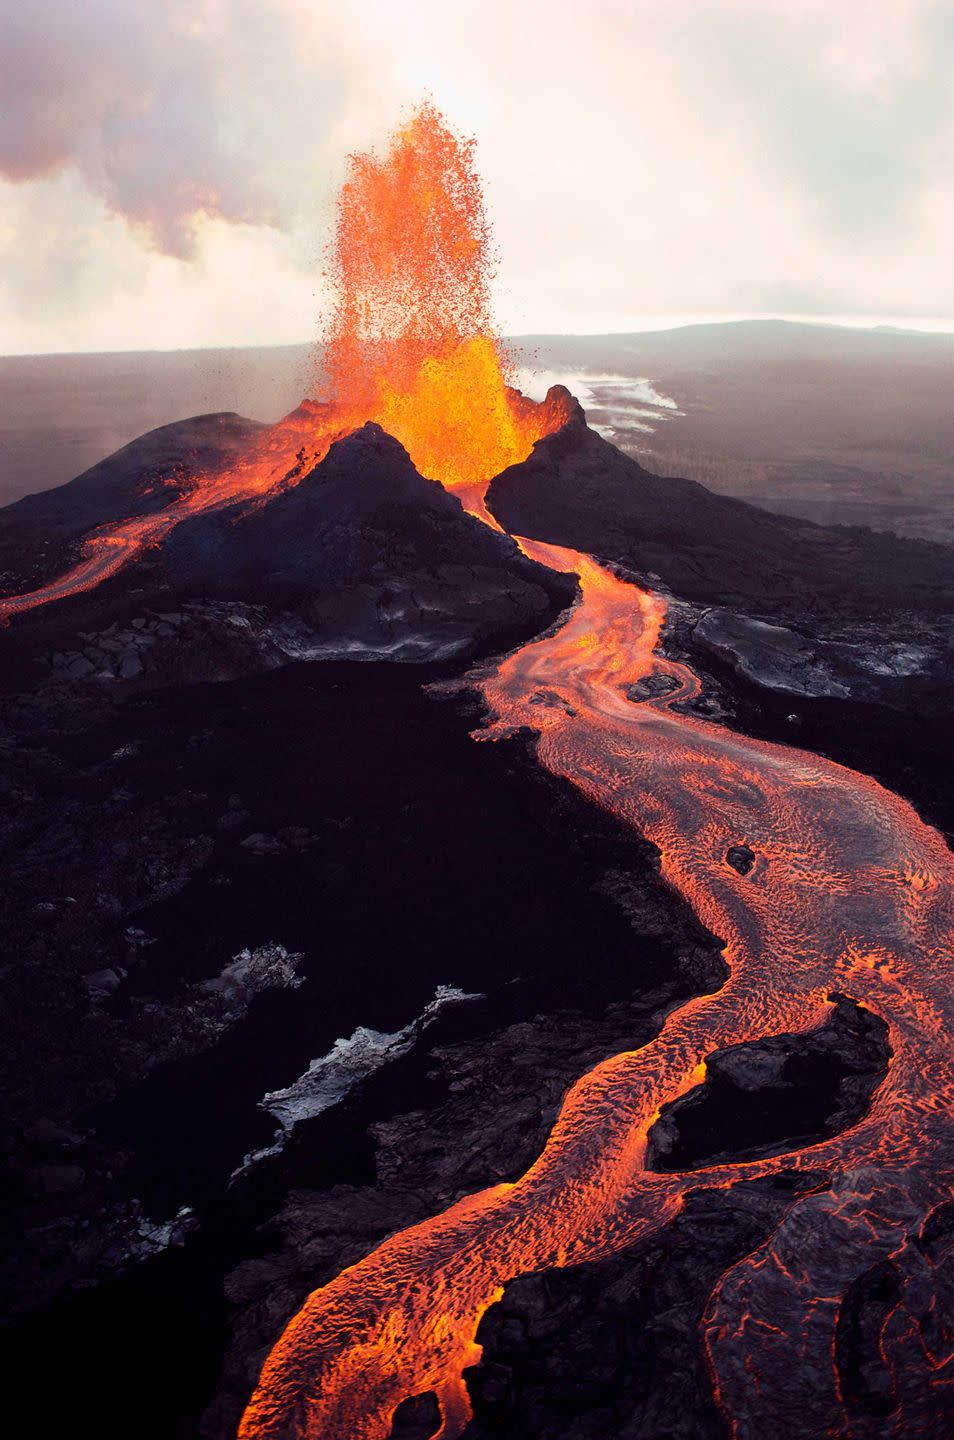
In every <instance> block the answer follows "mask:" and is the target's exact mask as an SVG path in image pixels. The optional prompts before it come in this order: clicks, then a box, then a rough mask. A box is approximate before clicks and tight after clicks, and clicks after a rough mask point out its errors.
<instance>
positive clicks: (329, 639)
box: [0, 417, 576, 687]
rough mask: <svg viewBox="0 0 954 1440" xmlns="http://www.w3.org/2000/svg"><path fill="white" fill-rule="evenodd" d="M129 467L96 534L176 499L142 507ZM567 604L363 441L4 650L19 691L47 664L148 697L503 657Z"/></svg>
mask: <svg viewBox="0 0 954 1440" xmlns="http://www.w3.org/2000/svg"><path fill="white" fill-rule="evenodd" d="M211 418H214V417H211ZM130 449H135V447H127V450H130ZM125 453H126V452H120V457H113V460H114V461H115V462H116V463H115V464H114V463H113V461H110V462H104V463H106V464H108V465H109V466H111V467H112V468H111V469H110V470H109V475H110V476H111V477H112V478H111V484H112V486H113V489H114V490H116V491H117V493H118V492H121V493H122V495H123V503H122V504H119V502H115V503H114V498H115V497H113V498H112V499H110V496H112V490H110V494H109V496H104V493H103V486H102V485H100V486H98V488H97V487H92V489H90V487H89V486H87V489H85V490H84V491H83V494H84V495H85V496H86V498H87V504H86V508H84V509H83V512H82V513H83V514H84V516H85V517H86V522H87V523H86V528H89V527H90V526H91V525H92V524H93V523H94V517H95V523H99V522H100V521H101V520H102V519H104V518H113V517H114V514H115V512H116V510H117V509H118V510H119V512H120V513H123V512H124V509H125V513H130V514H133V513H136V505H137V504H139V505H140V506H141V507H145V506H146V505H147V503H148V505H150V506H152V507H153V508H155V506H156V504H157V503H158V501H157V499H156V495H159V496H160V499H162V503H168V502H169V500H170V498H171V497H172V496H173V495H174V492H171V491H169V490H168V489H166V488H164V487H163V486H159V489H158V491H156V493H155V494H152V492H150V495H149V496H146V495H145V494H144V493H140V492H142V491H143V486H144V484H145V482H144V480H143V477H142V475H141V473H140V472H139V471H138V470H137V471H136V472H135V475H133V473H132V471H131V472H130V474H129V475H127V476H126V478H125V481H123V479H122V467H121V465H120V463H119V460H120V458H121V456H122V455H124V454H125ZM135 458H136V457H135V456H134V457H133V460H135ZM133 460H131V461H130V464H131V465H132V466H133V469H135V465H134V464H133ZM136 463H138V461H137V462H136ZM91 473H92V472H91ZM121 482H122V483H121ZM76 483H77V484H78V483H79V482H76ZM85 483H86V482H85V480H84V484H85ZM65 488H66V489H69V487H65ZM87 491H88V492H89V493H87ZM160 492H161V494H160ZM57 493H58V492H57ZM91 497H92V498H91ZM38 498H41V497H38ZM107 501H108V502H109V503H107ZM23 504H24V505H25V504H26V502H23ZM97 507H98V508H97ZM13 508H14V509H16V508H17V507H13ZM15 529H16V527H14V529H12V530H11V531H10V533H11V534H13V533H14V531H15ZM2 534H3V531H2V519H0V539H2ZM575 594H576V582H575V580H574V578H573V577H572V576H568V575H563V574H559V573H557V572H555V571H552V570H550V569H548V568H547V567H546V566H543V565H538V564H537V563H535V562H534V561H532V560H529V559H528V558H527V557H526V556H525V555H524V554H523V553H522V551H521V550H520V549H519V547H518V546H517V544H516V543H515V541H513V540H512V539H511V538H510V537H509V536H508V535H503V534H500V533H499V532H497V531H495V530H492V529H491V528H490V527H489V526H487V525H485V524H483V523H482V522H481V521H479V520H477V519H475V518H474V517H473V516H472V515H469V514H468V513H467V512H466V511H465V510H464V509H463V507H462V506H461V504H460V502H459V500H458V499H457V498H456V497H455V496H453V495H452V494H450V493H449V492H448V491H446V490H444V488H443V487H442V486H441V485H439V484H438V483H437V482H436V481H433V480H427V479H425V478H424V477H423V476H422V475H420V474H419V473H418V471H417V470H416V469H415V467H414V465H413V463H412V462H411V460H410V458H409V456H408V454H407V452H406V451H405V450H404V449H403V447H402V446H401V445H400V444H399V443H398V442H397V441H396V440H394V439H393V438H392V437H391V436H389V435H386V434H385V432H384V431H383V430H381V429H380V427H379V426H377V425H373V424H368V425H365V426H363V427H362V428H361V429H359V430H357V431H354V432H353V433H352V434H350V435H348V436H346V437H345V438H343V439H342V440H339V441H338V442H337V443H335V444H334V445H332V447H331V449H330V450H329V452H328V454H327V456H326V457H325V458H324V459H323V460H322V461H321V462H320V463H319V464H317V465H315V466H314V467H313V468H312V469H311V470H310V471H309V472H308V473H306V474H305V475H303V476H302V477H301V478H300V479H299V480H298V482H297V483H296V484H294V485H289V486H287V487H286V488H285V489H282V490H279V491H278V492H277V493H273V494H271V495H270V496H268V497H267V498H265V499H263V500H259V501H257V502H255V503H251V502H249V501H247V500H246V501H242V502H237V503H235V504H233V505H229V506H226V507H224V508H220V509H216V510H207V511H204V512H197V513H194V514H190V515H187V516H186V518H184V519H183V520H181V521H180V522H179V524H178V525H176V526H175V527H174V528H173V529H172V530H171V531H170V532H169V533H168V534H167V535H166V537H165V539H164V540H163V541H162V543H160V544H158V545H156V546H155V547H153V548H151V549H148V550H147V551H146V552H145V553H143V554H142V555H141V556H139V557H138V558H137V559H136V560H135V561H133V562H131V563H130V564H128V565H126V566H125V567H124V568H123V569H122V570H120V571H119V572H118V573H117V574H116V575H114V576H113V577H112V578H111V579H109V580H106V581H104V582H103V583H102V584H101V585H99V586H98V587H96V588H94V589H93V590H91V591H89V592H86V593H83V594H79V595H76V596H73V597H71V598H70V599H68V600H60V601H57V602H55V603H54V604H53V605H50V606H41V607H39V608H38V609H35V610H32V611H28V612H26V613H25V614H23V615H20V616H18V617H17V618H16V621H15V623H14V624H13V625H12V626H11V627H10V630H9V632H8V634H7V636H6V637H5V640H6V648H7V650H8V651H9V652H10V656H11V661H12V662H18V664H19V667H20V676H21V677H22V683H25V684H29V683H30V681H31V679H33V680H35V678H36V676H37V673H38V672H37V671H36V670H35V668H32V669H31V667H33V664H34V660H35V659H36V658H41V656H42V658H44V659H45V660H46V661H47V663H48V664H51V665H52V667H53V669H54V670H55V671H56V672H57V676H58V677H62V678H66V679H69V680H76V681H80V682H87V683H91V684H95V683H97V681H101V680H102V679H104V678H106V679H110V678H112V679H119V680H122V681H125V682H127V683H129V682H131V683H133V684H135V685H136V686H139V687H142V686H144V685H152V686H155V685H157V684H168V683H183V682H190V681H196V680H204V679H216V680H218V679H226V678H229V677H232V676H237V675H241V674H248V673H251V672H253V671H255V670H259V669H265V668H272V667H274V666H276V665H281V664H285V663H287V662H288V661H289V660H295V659H326V658H329V657H335V658H349V659H350V658H355V659H365V658H369V657H374V658H381V659H394V660H402V661H423V660H443V659H448V658H450V657H452V656H458V655H471V654H473V653H475V651H477V650H479V649H481V648H506V647H507V646H508V645H510V644H512V643H515V642H517V641H518V640H522V639H525V638H529V637H530V636H531V635H533V634H535V633H536V632H537V631H539V630H541V629H544V628H545V627H546V626H547V625H548V624H550V623H551V622H552V621H553V620H554V619H555V618H556V616H557V615H558V614H559V612H560V611H561V610H562V609H563V608H564V607H565V606H567V605H568V604H569V603H571V601H572V600H573V598H574V596H575ZM223 607H224V608H223ZM229 607H231V608H229ZM31 646H32V649H31ZM41 647H42V649H41ZM37 651H40V655H38V654H37ZM10 673H15V670H14V668H13V665H11V667H10ZM18 683H20V681H19V679H18Z"/></svg>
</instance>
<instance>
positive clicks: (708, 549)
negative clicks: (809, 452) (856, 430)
mask: <svg viewBox="0 0 954 1440" xmlns="http://www.w3.org/2000/svg"><path fill="white" fill-rule="evenodd" d="M487 507H488V509H489V510H490V511H491V513H492V514H493V515H494V516H495V517H496V519H497V520H498V521H499V522H500V523H501V525H503V526H504V528H505V529H507V530H509V531H510V532H511V533H512V534H515V535H526V536H529V537H531V538H533V539H535V540H544V541H549V542H550V543H552V544H556V545H566V546H569V547H571V548H572V549H574V550H583V551H586V552H587V553H589V554H594V555H598V556H601V557H603V558H604V559H607V560H612V561H615V562H617V563H618V564H620V565H624V566H628V567H629V568H631V569H633V570H636V571H638V572H640V573H641V574H643V575H648V574H654V575H655V576H656V577H658V578H661V579H662V581H663V582H664V584H665V585H667V586H668V587H669V588H670V589H671V590H673V591H674V592H675V593H676V594H677V595H680V596H682V597H683V598H685V599H689V600H696V601H700V602H702V603H704V604H709V605H725V606H729V607H730V608H731V607H738V608H741V609H743V610H754V612H755V613H760V614H765V615H769V616H775V617H778V618H786V617H788V616H790V615H791V614H792V613H793V612H795V613H798V614H799V615H802V614H804V612H805V611H806V610H807V611H809V612H819V613H822V614H831V613H838V614H842V615H845V616H850V615H852V614H864V615H868V614H871V613H875V614H877V613H879V612H882V611H885V610H890V609H900V610H910V611H929V612H931V613H948V612H951V611H954V552H952V551H951V549H950V548H949V547H947V546H944V545H935V544H932V543H930V542H929V541H924V540H899V539H897V538H896V537H895V536H893V535H889V534H876V533H874V532H873V531H870V530H865V529H861V528H855V527H847V526H838V527H824V526H821V525H814V524H812V523H811V522H810V521H807V520H796V519H792V518H790V517H788V516H784V515H772V514H770V513H768V512H767V511H765V510H759V509H757V508H756V507H755V506H753V505H748V504H746V503H745V502H744V501H742V500H733V499H730V498H728V497H727V496H724V495H716V494H714V493H713V492H712V491H710V490H707V489H706V488H705V487H704V486H703V485H700V484H698V483H697V482H696V481H694V480H682V479H678V478H663V477H662V476H659V475H653V474H651V473H650V472H649V471H648V470H645V469H644V468H643V467H642V465H640V464H638V462H637V461H635V460H633V459H632V458H631V457H630V456H628V455H624V454H623V452H622V451H621V450H618V449H617V448H616V446H615V445H611V444H610V443H609V441H607V440H604V439H603V438H602V437H601V436H599V435H597V434H596V432H595V431H593V430H591V429H589V428H588V427H587V426H586V425H585V424H582V423H579V422H578V421H573V422H571V423H570V424H568V425H566V426H564V427H563V429H561V430H559V431H557V432H556V433H555V434H553V435H548V436H547V437H546V438H545V439H543V440H540V441H538V443H537V444H536V446H535V447H534V450H533V453H532V454H531V455H530V457H529V459H527V460H525V461H524V462H523V463H522V464H520V465H512V466H510V468H509V469H507V470H504V471H503V472H502V473H501V474H500V475H498V476H497V477H496V479H494V480H493V481H492V482H491V484H490V487H489V489H488V491H487Z"/></svg>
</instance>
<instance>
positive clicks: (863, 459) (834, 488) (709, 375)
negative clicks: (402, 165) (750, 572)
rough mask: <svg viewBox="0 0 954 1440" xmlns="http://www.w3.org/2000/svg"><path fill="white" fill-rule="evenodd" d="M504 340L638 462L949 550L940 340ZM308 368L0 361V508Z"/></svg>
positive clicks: (144, 357)
mask: <svg viewBox="0 0 954 1440" xmlns="http://www.w3.org/2000/svg"><path fill="white" fill-rule="evenodd" d="M515 348H516V349H517V350H518V351H519V352H520V353H521V354H522V356H523V358H524V359H525V361H526V363H527V368H528V369H529V370H534V369H535V370H537V371H540V372H548V373H547V374H546V376H545V377H544V376H543V375H541V378H540V380H539V382H538V386H537V388H538V389H540V390H542V389H543V388H545V382H546V380H547V379H562V380H564V381H565V382H566V383H567V384H568V385H569V386H570V388H571V389H573V390H574V391H575V392H577V393H579V394H580V395H581V396H582V398H583V400H584V404H585V405H586V407H587V410H588V413H589V417H590V420H591V421H592V422H593V423H594V424H595V425H596V426H597V427H598V428H599V429H600V430H601V432H602V433H603V434H605V435H607V436H608V437H609V438H611V439H612V440H613V441H614V442H615V443H616V444H618V445H620V446H621V447H622V448H623V449H625V450H627V451H629V453H630V454H632V455H634V456H636V457H637V458H639V459H640V460H641V461H642V462H643V463H645V464H646V465H647V466H648V467H649V468H650V469H652V470H656V471H662V472H664V473H669V474H679V475H687V476H689V477H691V478H693V479H696V480H700V481H702V482H703V483H704V484H705V485H707V486H709V487H710V488H711V489H714V490H718V491H721V492H722V493H724V494H728V495H735V496H738V497H740V498H743V499H746V500H749V501H752V502H753V503H755V504H758V505H762V506H764V507H765V508H767V509H771V510H776V511H779V512H782V513H785V514H791V515H800V516H803V517H805V518H808V519H812V520H816V521H819V522H821V523H827V524H833V523H841V524H864V525H870V526H873V527H874V528H878V529H893V530H896V531H897V532H898V533H899V534H902V535H911V536H920V537H924V538H934V539H943V540H946V541H949V542H954V407H952V406H951V403H950V396H951V394H952V393H954V336H952V335H929V334H921V333H917V332H913V331H902V330H893V329H890V328H887V327H879V328H877V329H874V330H858V329H849V328H845V327H838V326H823V325H807V324H795V323H791V322H787V321H780V320H755V321H740V322H737V323H732V324H713V325H689V326H684V327H682V328H680V329H676V330H665V331H655V332H650V333H644V334H629V335H593V336H578V335H570V336H554V335H537V336H522V337H518V339H517V340H516V341H515ZM312 365H313V351H312V348H311V347H309V346H306V345H301V346H284V347H276V348H273V349H254V350H193V351H178V352H161V351H150V352H143V353H137V354H120V355H58V356H29V357H11V358H6V359H3V358H0V504H4V503H8V502H9V501H11V500H15V499H17V498H18V497H19V496H21V495H25V494H28V493H31V492H32V491H36V490H42V489H45V488H47V487H48V486H51V485H58V484H61V483H63V482H64V481H66V480H69V479H71V478H72V477H73V476H74V475H77V474H79V473H80V472H82V471H83V470H85V469H87V468H88V467H89V466H90V465H92V464H94V463H95V462H96V461H97V460H100V459H101V458H102V457H103V456H105V455H107V454H110V453H111V452H112V451H114V450H116V449H117V448H118V447H119V446H121V445H123V444H125V443H127V442H128V441H130V440H132V439H134V438H135V437H136V436H138V435H141V434H142V433H144V432H145V431H147V430H150V429H153V428H155V427H156V426H158V425H162V424H167V423H170V422H172V421H174V420H180V419H182V418H183V417H185V416H189V415H195V414H197V413H200V412H211V411H237V412H238V413H240V414H242V415H247V416H249V417H251V418H253V419H256V420H274V419H276V418H277V417H278V416H279V415H281V414H283V413H285V412H287V411H288V410H290V409H292V408H293V407H294V406H295V405H296V404H297V403H298V401H299V399H300V398H301V396H302V394H304V393H305V392H306V391H307V390H308V388H309V385H310V383H311V378H312V373H313V371H312ZM641 380H646V381H648V382H649V387H647V386H646V385H640V384H638V383H637V382H638V381H641ZM662 401H669V402H670V403H668V404H664V403H661V402H662Z"/></svg>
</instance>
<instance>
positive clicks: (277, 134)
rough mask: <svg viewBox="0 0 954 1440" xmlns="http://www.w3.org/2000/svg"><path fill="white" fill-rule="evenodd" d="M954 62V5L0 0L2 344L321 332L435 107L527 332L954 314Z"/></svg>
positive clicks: (950, 319)
mask: <svg viewBox="0 0 954 1440" xmlns="http://www.w3.org/2000/svg"><path fill="white" fill-rule="evenodd" d="M952 75H954V0H935V3H931V0H588V3H582V0H572V3H564V0H369V3H364V4H360V3H358V0H348V3H347V4H345V3H342V0H336V3H333V4H332V3H327V0H188V3H180V0H161V3H157V0H148V3H144V0H81V3H77V0H0V97H2V100H0V353H23V352H32V351H49V350H101V349H148V348H155V347H162V348H165V347H177V346H193V345H218V344H222V345H244V344H266V343H284V342H290V341H299V340H306V339H311V338H312V337H313V335H314V333H315V329H316V325H317V318H318V315H319V313H320V309H321V304H322V298H323V291H322V283H323V282H322V278H321V267H322V249H323V246H324V245H325V244H326V242H327V238H328V234H329V230H330V225H331V221H332V207H333V201H334V195H335V192H336V189H337V186H338V184H339V183H340V180H341V177H342V173H343V168H344V159H345V156H346V154H347V152H348V151H349V150H355V149H364V148H367V147H377V146H381V145H382V144H383V143H384V142H385V141H386V138H387V135H388V133H389V131H390V130H391V128H392V127H393V125H394V124H395V122H396V121H398V120H399V119H400V118H401V116H402V113H404V112H406V109H407V107H408V106H409V105H411V104H413V103H414V102H415V101H416V100H418V99H420V98H421V97H422V96H423V95H425V94H428V95H430V97H431V98H432V99H433V100H434V101H435V102H436V104H437V105H438V106H439V107H440V108H441V109H442V110H443V111H444V113H445V114H446V116H447V117H448V119H449V120H450V122H451V123H452V124H453V125H454V126H455V127H456V128H458V129H460V130H462V131H465V132H467V133H471V134H474V135H476V136H477V139H478V163H479V167H480V170H481V173H482V175H483V177H484V180H485V184H486V192H487V199H488V207H489V210H490V214H491V218H492V220H493V223H494V227H495V232H496V239H497V244H498V247H499V250H500V255H501V264H500V274H499V283H498V286H497V291H496V294H497V310H498V317H499V320H500V323H501V325H502V327H503V328H504V329H506V330H507V331H508V332H509V333H523V332H541V331H557V332H560V331H564V332H565V331H577V332H584V333H585V332H594V331H609V330H617V331H620V330H628V329H634V328H650V327H652V326H654V325H656V324H658V323H663V324H667V323H673V322H674V321H678V320H680V319H702V318H721V317H724V316H735V315H752V314H784V315H804V316H811V317H831V318H839V319H840V318H848V317H853V318H854V319H856V320H857V321H859V322H861V323H874V322H878V321H894V322H896V323H897V322H900V323H909V324H914V325H924V326H926V327H933V328H939V327H943V328H954V264H952V260H951V256H952V251H954V85H952Z"/></svg>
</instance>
